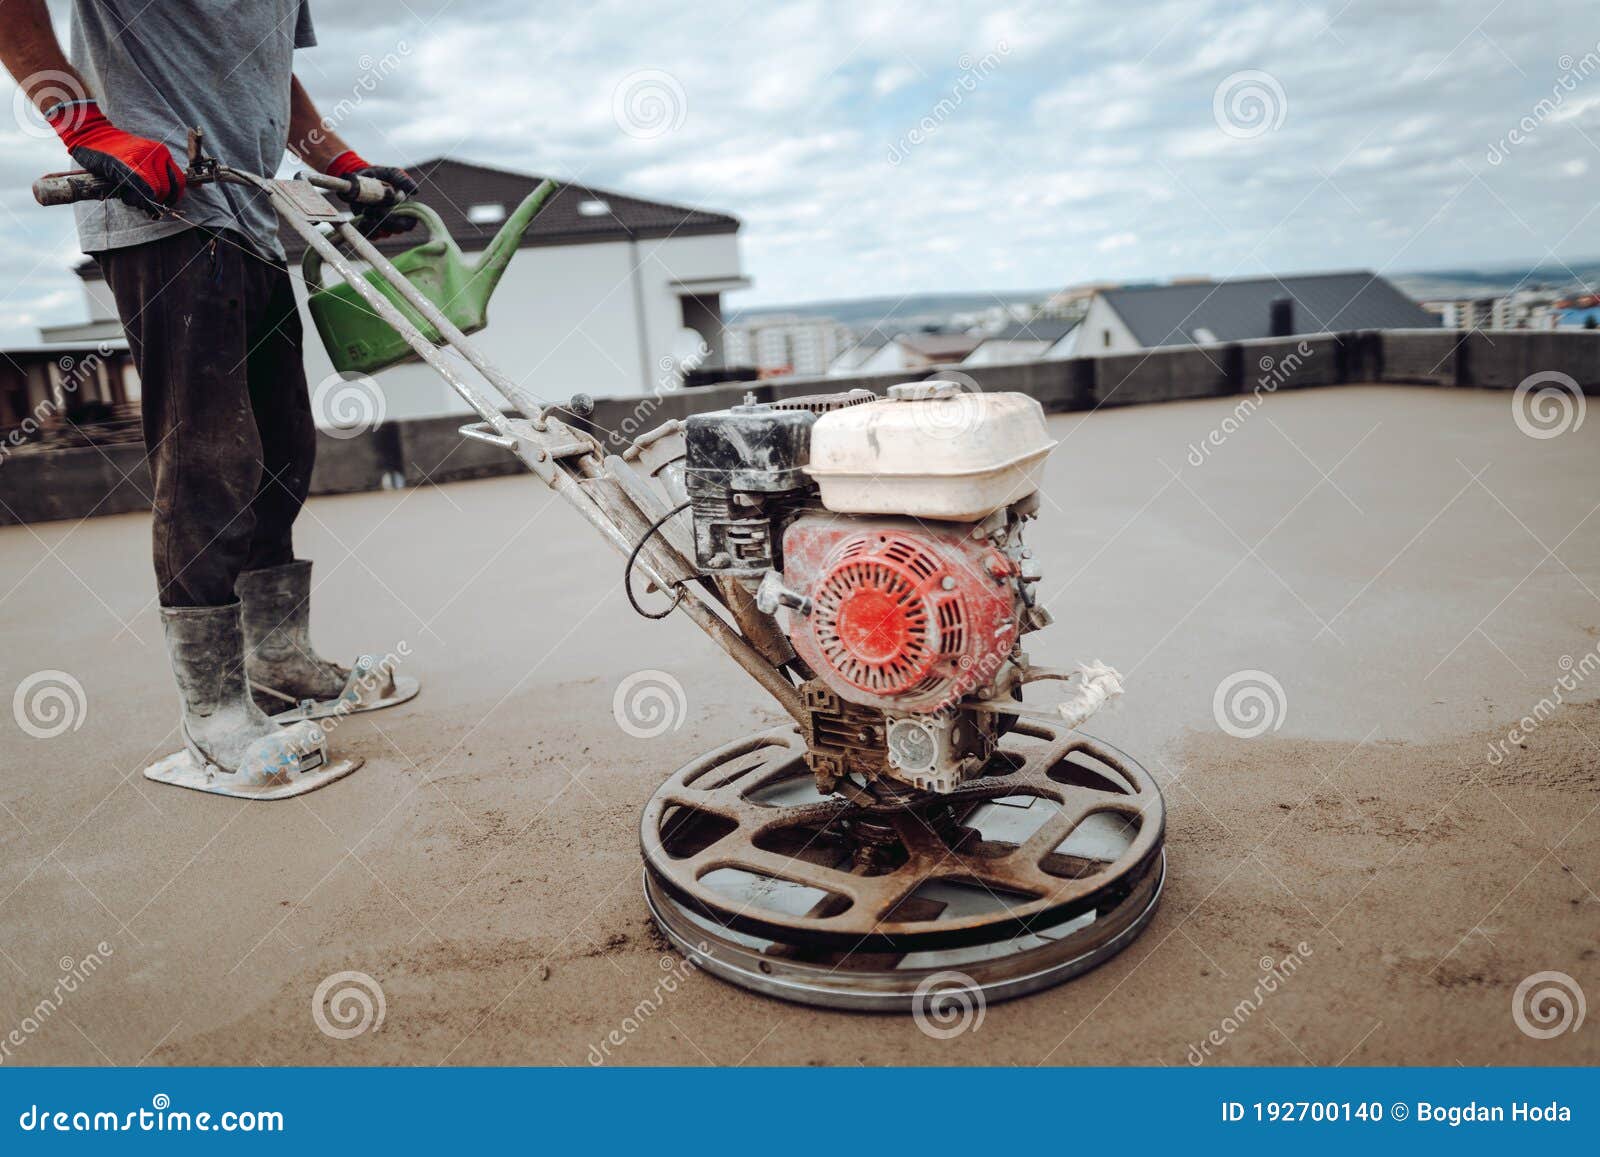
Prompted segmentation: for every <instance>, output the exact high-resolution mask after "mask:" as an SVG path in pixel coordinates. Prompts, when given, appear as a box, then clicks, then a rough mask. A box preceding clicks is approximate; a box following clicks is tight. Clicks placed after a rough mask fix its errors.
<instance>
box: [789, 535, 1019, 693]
mask: <svg viewBox="0 0 1600 1157" xmlns="http://www.w3.org/2000/svg"><path fill="white" fill-rule="evenodd" d="M784 555H785V557H786V559H787V566H786V568H785V577H786V579H788V580H789V581H790V582H792V583H793V584H795V585H796V587H797V588H798V589H800V590H805V591H808V592H810V597H811V599H812V607H811V612H810V614H809V615H808V616H807V617H806V618H805V620H804V621H803V622H801V623H799V624H797V625H795V627H794V628H793V634H792V637H793V639H794V643H795V648H796V650H798V651H799V652H800V653H801V655H802V657H803V658H804V659H805V660H806V662H807V663H808V664H810V665H811V667H812V668H813V669H814V670H816V671H818V672H819V673H823V674H824V675H825V677H827V678H828V680H829V682H830V683H833V684H834V686H835V688H836V689H837V690H838V691H839V693H840V694H841V695H844V696H845V697H846V698H848V699H850V700H851V701H853V702H856V703H860V704H862V705H865V706H875V707H879V708H892V709H895V710H907V711H914V710H932V709H936V708H938V707H939V706H940V705H942V704H945V703H948V702H951V701H953V700H955V699H957V698H959V697H960V696H961V695H963V694H966V693H967V692H968V691H970V690H971V689H972V688H973V687H975V686H977V685H978V684H980V683H981V682H983V678H984V676H985V674H987V675H988V676H990V677H992V676H993V675H994V673H995V672H996V671H997V670H998V669H999V667H1000V664H1001V663H1002V662H1003V661H1004V658H1005V656H1006V655H1007V654H1008V653H1009V652H1010V650H1011V647H1012V646H1013V644H1014V643H1015V641H1016V633H1015V618H1014V614H1013V610H1014V606H1015V600H1016V595H1015V593H1014V590H1013V588H1012V587H1011V586H1010V585H1009V574H1010V571H1009V568H1010V563H1009V562H1008V561H1007V560H1005V559H1004V558H1002V557H1001V556H999V555H998V554H997V553H996V552H995V551H994V550H993V548H992V547H990V546H989V545H988V544H986V543H983V542H979V541H975V540H974V539H972V538H971V537H970V535H969V534H968V533H967V532H966V530H965V528H959V529H956V528H949V527H939V526H923V525H920V524H917V523H915V522H910V521H908V520H905V519H894V518H875V519H854V520H851V521H849V522H843V523H841V522H839V521H838V520H834V519H829V518H815V517H811V516H806V517H802V518H800V519H799V520H797V521H796V522H795V523H794V524H793V525H791V526H790V527H789V529H788V531H787V532H786V533H785V535H784Z"/></svg>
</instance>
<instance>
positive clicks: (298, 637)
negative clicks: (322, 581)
mask: <svg viewBox="0 0 1600 1157" xmlns="http://www.w3.org/2000/svg"><path fill="white" fill-rule="evenodd" d="M234 590H235V591H236V592H237V593H238V595H239V601H240V604H241V605H242V606H243V608H244V609H243V619H244V643H245V648H246V657H245V670H246V673H247V674H248V675H249V677H250V685H251V691H252V692H253V694H254V696H255V700H256V704H257V706H259V707H260V708H261V709H262V710H264V711H266V712H268V713H269V714H276V713H277V712H280V711H284V710H287V709H289V708H292V707H294V706H296V705H297V704H301V703H304V702H305V701H306V700H313V701H317V702H322V701H325V700H332V699H338V698H339V696H340V695H342V694H343V693H344V692H345V690H346V687H347V686H348V684H349V682H350V671H349V669H347V668H345V667H341V666H339V665H338V664H336V663H330V662H328V661H327V660H326V659H322V658H319V657H318V655H317V652H316V648H315V647H313V646H312V645H311V564H310V563H309V562H306V561H304V560H300V559H297V560H296V561H294V562H291V563H285V564H284V565H283V566H270V567H264V568H262V569H261V570H247V571H245V572H244V573H243V574H241V575H240V576H239V580H238V582H236V583H235V584H234Z"/></svg>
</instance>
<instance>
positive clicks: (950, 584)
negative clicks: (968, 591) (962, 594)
mask: <svg viewBox="0 0 1600 1157" xmlns="http://www.w3.org/2000/svg"><path fill="white" fill-rule="evenodd" d="M939 586H940V587H941V588H942V589H944V590H947V591H953V590H955V589H956V580H955V579H954V578H953V577H952V576H950V575H945V576H944V578H942V579H940V580H939Z"/></svg>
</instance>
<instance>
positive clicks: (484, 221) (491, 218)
mask: <svg viewBox="0 0 1600 1157" xmlns="http://www.w3.org/2000/svg"><path fill="white" fill-rule="evenodd" d="M505 219H506V207H505V206H504V205H502V204H501V203H500V202H499V201H486V202H483V203H482V204H478V205H469V206H467V220H468V221H471V222H472V223H473V224H474V225H498V224H499V223H500V222H501V221H504V220H505Z"/></svg>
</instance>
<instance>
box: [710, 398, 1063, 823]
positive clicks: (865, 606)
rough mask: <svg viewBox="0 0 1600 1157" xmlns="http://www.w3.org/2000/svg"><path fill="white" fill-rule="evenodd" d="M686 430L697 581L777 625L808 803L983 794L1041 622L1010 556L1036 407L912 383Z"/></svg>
mask: <svg viewBox="0 0 1600 1157" xmlns="http://www.w3.org/2000/svg"><path fill="white" fill-rule="evenodd" d="M685 426H686V430H685V458H686V460H685V463H684V482H685V488H686V490H687V491H688V496H689V500H690V503H691V507H692V510H693V517H694V543H695V554H696V561H697V564H698V566H699V568H700V569H701V570H702V571H703V572H704V573H706V574H708V575H712V576H726V577H727V578H731V579H734V580H736V581H738V582H740V583H742V584H744V585H745V586H746V587H747V588H748V589H750V590H753V591H754V593H755V602H756V605H757V607H758V608H759V609H760V611H762V612H764V613H765V614H767V615H772V616H776V617H778V618H779V619H780V621H781V626H782V630H783V632H784V634H786V635H787V638H788V640H789V642H790V643H791V644H792V647H793V652H794V659H793V661H792V662H791V663H790V669H791V670H792V671H793V673H794V675H795V677H796V678H798V679H799V680H800V684H801V692H802V695H803V697H804V700H805V704H806V707H807V710H808V712H809V714H810V725H809V727H808V728H807V735H806V739H807V760H808V762H809V764H810V767H811V770H812V772H813V773H814V775H815V777H816V779H817V784H818V787H819V788H820V789H821V790H823V791H830V792H831V791H833V790H834V789H835V788H836V786H837V785H838V784H839V781H840V780H842V779H844V778H846V777H851V778H853V779H854V780H856V781H857V782H860V783H865V784H872V783H874V782H875V781H879V780H883V779H888V780H893V781H898V782H899V783H901V784H904V785H906V786H908V787H911V788H915V789H918V790H922V791H931V792H939V793H946V792H950V791H953V790H954V789H955V788H957V787H959V786H960V785H961V784H962V783H963V782H965V781H966V780H967V779H970V778H972V777H973V776H975V775H977V774H978V773H979V772H980V771H981V769H982V768H983V767H984V765H985V764H986V763H987V762H988V760H989V758H990V757H991V755H992V754H993V752H994V748H995V744H996V742H997V740H998V738H999V734H1000V732H1001V730H1002V728H1003V727H1004V725H1005V724H1006V722H1007V721H1008V719H1009V718H1010V717H1008V716H1007V715H1006V714H1005V713H1004V711H1003V709H997V704H1001V705H1002V706H1003V703H1004V701H1007V700H1008V699H1009V697H1010V696H1011V695H1012V694H1013V692H1014V691H1016V689H1017V688H1018V687H1020V685H1021V683H1022V682H1023V681H1024V680H1025V678H1026V659H1025V657H1024V655H1023V653H1022V651H1021V648H1020V639H1021V637H1022V635H1024V634H1025V633H1026V632H1028V631H1031V630H1034V629H1036V628H1038V627H1040V626H1043V625H1045V623H1046V622H1048V618H1047V616H1046V615H1045V613H1044V611H1043V609H1042V608H1039V607H1037V606H1036V605H1035V586H1034V584H1035V583H1036V582H1037V581H1038V579H1039V577H1040V576H1039V572H1038V568H1037V565H1036V563H1035V562H1034V560H1033V557H1032V554H1031V552H1030V551H1029V550H1028V548H1027V547H1026V546H1025V545H1024V544H1023V527H1024V525H1025V524H1026V523H1027V522H1028V521H1030V520H1031V519H1032V518H1033V517H1034V516H1035V515H1036V514H1037V510H1038V494H1037V491H1038V476H1039V472H1040V471H1041V470H1042V468H1043V464H1044V460H1045V457H1046V456H1047V455H1048V454H1049V452H1050V450H1051V448H1052V447H1053V446H1054V445H1055V443H1054V442H1053V441H1052V440H1051V439H1050V437H1049V434H1048V431H1047V429H1046V427H1045V423H1044V414H1043V411H1042V409H1041V408H1040V406H1039V404H1038V402H1036V401H1034V400H1033V399H1032V398H1029V397H1027V396H1025V395H1022V394H1007V393H997V394H980V393H971V392H967V391H964V390H962V389H961V387H960V386H958V385H957V384H956V383H953V382H917V383H907V384H905V385H900V386H894V387H891V388H890V391H889V396H888V397H887V398H877V397H876V396H875V395H873V394H871V393H870V392H867V391H860V390H857V391H851V392H850V393H848V394H838V395H828V396H824V397H819V398H801V399H791V400H789V401H787V402H781V403H770V404H764V403H759V402H755V401H754V400H753V399H747V401H746V403H745V404H744V405H741V406H735V407H733V408H732V409H729V410H723V411H717V412H715V413H710V414H698V415H695V416H693V417H691V418H689V419H688V420H687V422H686V423H685Z"/></svg>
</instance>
